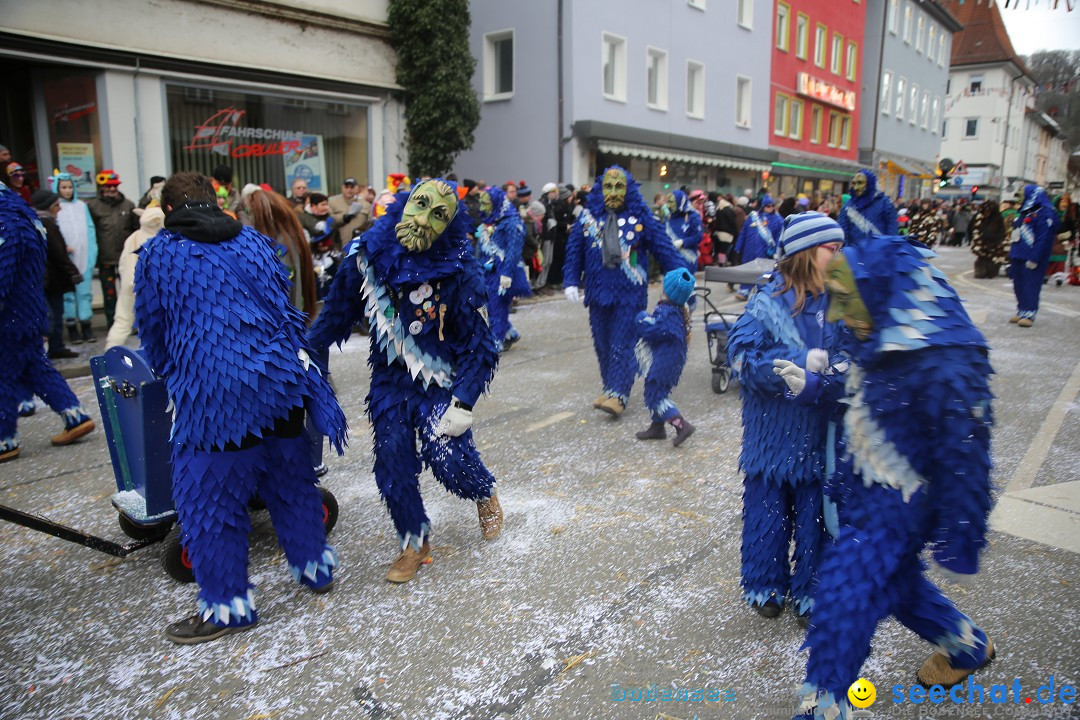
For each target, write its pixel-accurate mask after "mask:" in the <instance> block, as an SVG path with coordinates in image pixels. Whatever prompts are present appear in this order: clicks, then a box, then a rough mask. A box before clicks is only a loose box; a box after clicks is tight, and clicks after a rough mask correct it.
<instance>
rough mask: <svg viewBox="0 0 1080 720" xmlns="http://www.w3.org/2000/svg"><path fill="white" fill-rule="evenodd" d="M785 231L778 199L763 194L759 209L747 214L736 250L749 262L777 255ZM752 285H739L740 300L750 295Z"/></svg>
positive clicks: (737, 297)
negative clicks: (777, 211)
mask: <svg viewBox="0 0 1080 720" xmlns="http://www.w3.org/2000/svg"><path fill="white" fill-rule="evenodd" d="M783 231H784V219H783V218H782V217H780V216H779V215H778V214H777V213H776V201H775V200H773V199H772V196H770V195H763V196H762V198H761V205H760V206H759V209H757V210H754V211H752V212H751V213H750V214H749V215H747V216H746V222H744V223H743V226H742V230H740V231H739V237H738V238H736V239H735V251H736V252H738V253H740V257H741V258H742V262H744V263H748V262H750V261H751V260H757V259H758V258H772V257H776V252H777V250H779V249H780V233H782V232H783ZM751 289H753V286H752V285H742V286H740V287H739V292H738V294H736V295H735V297H736V299H738V300H745V299H746V298H748V297H749V296H750V290H751Z"/></svg>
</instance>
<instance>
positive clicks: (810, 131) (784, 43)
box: [769, 0, 870, 196]
mask: <svg viewBox="0 0 1080 720" xmlns="http://www.w3.org/2000/svg"><path fill="white" fill-rule="evenodd" d="M866 2H870V0H778V2H777V3H776V10H775V13H774V14H773V54H772V74H771V78H770V80H771V91H770V100H771V107H770V110H769V120H770V127H771V132H770V134H769V144H770V146H771V147H773V148H775V149H776V150H777V151H779V153H780V159H779V160H778V161H777V162H775V163H773V172H772V174H771V177H770V178H769V188H770V191H771V192H773V193H777V194H779V193H782V194H784V195H785V196H791V195H795V194H797V193H806V194H807V195H810V194H812V193H813V192H814V191H815V190H818V191H821V192H825V193H828V192H833V193H839V192H842V191H843V188H844V187H846V185H847V181H848V180H849V179H850V178H851V175H852V174H853V173H854V171H855V170H856V169H857V168H858V167H859V166H858V163H857V159H858V154H859V147H858V146H859V128H858V122H859V113H858V104H859V103H860V102H861V101H862V98H860V97H859V87H860V84H859V83H860V79H861V75H862V67H861V64H860V62H859V60H860V58H861V56H862V42H863V33H864V30H865V27H866V5H865V3H866Z"/></svg>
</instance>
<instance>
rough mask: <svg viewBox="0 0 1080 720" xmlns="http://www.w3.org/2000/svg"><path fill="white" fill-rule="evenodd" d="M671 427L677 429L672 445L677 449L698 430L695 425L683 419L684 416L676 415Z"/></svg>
mask: <svg viewBox="0 0 1080 720" xmlns="http://www.w3.org/2000/svg"><path fill="white" fill-rule="evenodd" d="M671 426H672V427H673V428H675V439H674V440H672V441H671V444H672V445H674V446H675V447H679V446H680V445H682V444H683V443H684V442H686V441H687V439H689V437H690V436H691V435H693V434H694V431H695V430H697V428H695V427H694V426H693V425H691V424H690V423H688V422H687V421H686V420H684V419H683V416H682V415H676V416H675V417H673V418H672V419H671Z"/></svg>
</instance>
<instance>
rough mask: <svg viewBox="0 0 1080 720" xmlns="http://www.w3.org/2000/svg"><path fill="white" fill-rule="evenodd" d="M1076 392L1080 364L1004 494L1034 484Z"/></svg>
mask: <svg viewBox="0 0 1080 720" xmlns="http://www.w3.org/2000/svg"><path fill="white" fill-rule="evenodd" d="M1078 392H1080V363H1077V364H1076V367H1075V368H1073V371H1072V375H1071V376H1069V379H1068V381H1066V383H1065V387H1063V388H1062V389H1061V393H1060V394H1059V395H1058V396H1057V400H1055V401H1054V404H1053V405H1051V406H1050V412H1048V413H1047V414H1046V419H1045V420H1043V422H1042V425H1040V426H1039V431H1038V432H1036V433H1035V439H1034V440H1032V441H1031V445H1029V446H1028V449H1027V452H1026V453H1024V459H1023V460H1021V461H1020V465H1019V466H1018V467H1017V468H1016V472H1014V473H1013V476H1012V479H1011V480H1009V484H1008V485H1007V486H1006V487H1005V492H1009V493H1011V492H1016V491H1017V490H1026V489H1027V488H1030V487H1031V486H1032V484H1033V483H1034V482H1035V476H1036V475H1037V474H1038V472H1039V468H1041V467H1042V464H1043V463H1044V462H1046V456H1047V455H1048V454H1049V453H1050V446H1051V445H1053V444H1054V440H1055V439H1056V438H1057V434H1058V431H1059V430H1061V425H1062V423H1064V422H1065V413H1066V412H1067V411H1068V406H1069V405H1070V404H1071V403H1072V402H1073V400H1075V398H1076V395H1077V393H1078Z"/></svg>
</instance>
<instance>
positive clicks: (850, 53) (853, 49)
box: [844, 42, 859, 81]
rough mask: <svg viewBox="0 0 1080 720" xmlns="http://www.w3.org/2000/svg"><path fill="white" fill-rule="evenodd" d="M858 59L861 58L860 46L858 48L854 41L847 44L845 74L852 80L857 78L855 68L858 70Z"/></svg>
mask: <svg viewBox="0 0 1080 720" xmlns="http://www.w3.org/2000/svg"><path fill="white" fill-rule="evenodd" d="M858 59H859V48H858V46H857V45H856V44H855V43H853V42H849V43H848V44H847V72H845V73H844V76H845V77H846V78H847V79H848V80H852V81H853V80H855V70H856V67H857V65H858Z"/></svg>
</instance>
